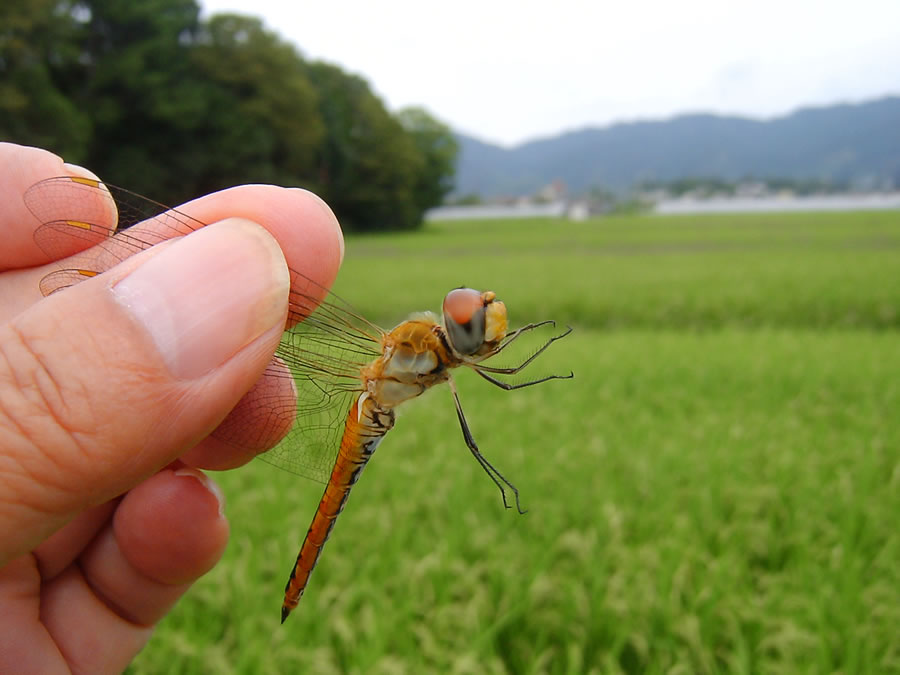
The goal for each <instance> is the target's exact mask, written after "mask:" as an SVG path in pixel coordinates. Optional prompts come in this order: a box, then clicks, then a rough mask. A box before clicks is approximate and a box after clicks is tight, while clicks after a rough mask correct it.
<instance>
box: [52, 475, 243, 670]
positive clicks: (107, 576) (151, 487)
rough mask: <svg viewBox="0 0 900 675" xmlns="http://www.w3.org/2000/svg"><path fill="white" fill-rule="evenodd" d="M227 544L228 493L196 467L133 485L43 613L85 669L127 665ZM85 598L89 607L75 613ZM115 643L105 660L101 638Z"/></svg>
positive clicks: (63, 648) (63, 578)
mask: <svg viewBox="0 0 900 675" xmlns="http://www.w3.org/2000/svg"><path fill="white" fill-rule="evenodd" d="M227 541H228V523H227V521H226V520H225V518H224V516H223V514H222V501H221V493H220V492H219V490H218V488H217V487H215V484H214V483H212V481H211V480H209V479H208V478H207V477H206V476H204V475H203V474H201V473H200V472H198V471H195V470H193V469H185V468H182V469H177V470H174V471H172V470H164V471H161V472H160V473H158V474H156V475H154V476H153V477H151V478H149V479H148V480H146V481H144V482H143V483H141V484H140V485H138V486H137V487H136V488H134V489H133V490H131V491H130V492H129V493H128V494H127V495H126V496H125V497H124V498H123V499H122V502H121V503H120V505H119V507H118V509H117V510H116V514H115V517H114V519H113V522H112V524H111V525H110V526H109V527H107V528H104V530H102V531H101V532H100V533H99V535H98V536H97V537H96V538H95V539H94V541H93V542H92V543H91V545H90V547H89V548H88V549H87V550H86V551H85V553H84V555H82V556H81V558H80V560H79V566H78V568H77V569H78V570H79V572H80V574H66V575H63V576H61V577H60V578H59V579H58V580H56V581H54V582H53V583H51V584H49V585H48V586H47V588H46V590H45V591H44V592H43V593H42V597H41V618H42V620H43V622H44V624H45V625H46V626H47V630H48V631H49V633H50V634H51V636H52V637H53V638H54V640H55V641H56V643H57V645H58V646H59V649H60V650H61V651H62V652H63V653H64V654H65V655H66V658H67V659H68V660H69V662H70V663H77V664H80V665H81V667H82V669H83V670H84V672H103V671H105V670H107V669H110V668H109V667H110V666H115V667H116V668H120V667H122V666H124V665H125V664H127V663H128V662H129V661H130V660H131V659H132V658H133V657H134V655H135V654H136V653H137V651H138V650H139V649H140V648H141V647H142V646H143V643H144V641H145V640H146V639H147V638H148V637H149V633H148V632H147V631H146V630H145V629H144V627H146V626H152V625H153V624H154V623H156V622H157V621H159V619H160V618H162V617H163V616H164V615H165V614H166V613H167V612H168V611H169V610H170V609H171V608H172V606H173V605H174V604H175V603H176V602H177V601H178V599H179V598H180V597H181V596H182V595H183V594H184V592H185V591H186V590H187V589H188V588H189V587H190V585H191V583H193V582H194V581H195V580H196V579H197V578H199V577H200V576H201V575H203V574H204V573H206V572H207V571H209V569H211V568H212V566H213V565H214V564H215V563H216V562H217V561H218V560H219V558H220V557H221V555H222V553H223V552H224V550H225V545H226V543H227ZM78 600H80V601H81V602H82V607H83V608H84V609H82V611H80V612H72V611H71V603H72V602H73V601H78ZM98 634H100V635H103V636H104V642H105V643H106V644H107V645H108V646H107V648H106V649H105V650H104V651H103V652H102V653H101V655H100V656H101V658H100V659H98V658H97V657H98V654H97V650H96V648H95V646H94V644H93V642H94V639H95V638H94V636H96V635H98Z"/></svg>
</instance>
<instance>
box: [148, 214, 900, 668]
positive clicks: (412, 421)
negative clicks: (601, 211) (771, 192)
mask: <svg viewBox="0 0 900 675" xmlns="http://www.w3.org/2000/svg"><path fill="white" fill-rule="evenodd" d="M462 283H465V284H467V285H472V286H475V287H488V288H493V289H494V290H496V291H497V292H498V294H499V295H500V296H501V297H502V298H503V299H504V300H505V301H506V302H507V305H508V307H509V309H510V312H511V314H512V315H513V322H514V323H521V322H525V321H528V320H532V319H540V318H548V317H553V318H558V319H560V320H561V321H563V322H568V323H571V324H573V325H574V326H575V328H576V331H575V332H574V333H573V334H572V335H571V336H569V337H568V338H566V340H565V341H563V342H561V343H559V344H556V345H554V346H553V348H551V350H549V351H548V352H547V353H546V354H544V355H543V356H542V357H541V362H542V365H541V368H543V370H544V371H547V372H550V371H557V372H567V371H568V370H570V369H572V370H574V371H575V373H576V378H575V379H574V380H571V381H558V382H550V383H547V384H544V385H541V386H538V387H534V388H531V389H526V390H521V391H516V392H511V393H505V392H503V391H500V390H498V389H496V388H494V387H490V386H488V385H487V384H486V383H484V382H483V381H482V380H480V379H479V378H477V377H474V376H471V377H466V373H463V374H462V375H461V376H460V389H461V397H462V401H463V405H464V407H465V409H466V412H467V416H468V418H469V422H470V425H471V426H472V429H473V432H474V433H475V435H476V438H477V439H478V442H479V445H480V447H481V448H482V450H483V451H484V452H485V454H486V455H487V456H488V457H489V458H490V459H491V460H492V461H493V462H494V463H495V465H497V466H498V468H500V470H501V471H503V472H504V474H505V475H507V477H509V478H510V479H511V480H512V481H513V482H514V483H516V484H517V486H518V487H519V489H520V490H521V492H522V496H523V502H524V505H525V507H526V508H528V509H529V513H528V514H526V515H524V516H518V515H517V514H515V513H514V512H510V511H506V512H504V510H503V508H502V505H501V502H500V496H499V493H498V492H497V490H496V488H495V487H494V486H493V484H492V483H491V482H490V480H489V479H488V478H487V477H486V476H485V475H484V474H483V473H482V472H481V470H480V469H479V468H478V466H477V465H476V463H475V462H474V461H472V459H471V457H470V456H469V455H468V452H467V450H466V448H465V445H464V444H463V442H462V438H461V435H460V433H459V429H458V425H457V422H456V419H455V414H454V411H453V407H452V404H451V402H450V395H449V392H448V391H446V389H443V390H438V391H434V392H429V393H428V394H427V395H426V396H424V397H422V398H421V399H419V400H417V401H414V402H412V403H410V404H409V406H408V408H409V409H408V410H404V411H402V412H401V415H400V419H399V420H398V423H397V429H396V430H395V431H393V432H392V433H391V434H390V435H389V436H388V438H387V440H386V441H385V442H384V444H382V446H381V447H380V449H379V451H378V453H377V456H376V458H375V459H373V461H372V462H371V464H370V466H369V467H368V468H367V469H366V475H365V476H364V478H363V479H362V480H361V481H360V483H359V485H358V486H357V487H356V488H355V489H354V494H353V497H352V498H351V500H350V502H349V505H348V507H347V509H346V510H345V512H344V514H343V515H342V516H341V520H340V523H339V524H338V525H337V527H336V529H335V532H334V535H333V536H332V538H331V540H330V543H329V545H328V549H327V550H326V552H325V553H324V554H323V557H322V561H321V564H320V565H319V567H318V568H317V570H316V572H315V574H314V575H313V577H312V581H311V583H310V586H309V588H308V590H307V592H306V594H305V596H304V598H303V600H302V601H301V604H300V606H299V607H298V608H297V610H296V611H295V612H294V614H293V615H292V616H291V617H290V619H289V620H288V622H287V623H286V624H285V625H284V626H279V624H278V619H279V617H278V613H279V607H280V600H281V598H280V595H281V591H282V588H283V585H284V581H285V579H286V576H287V573H288V571H289V569H290V565H291V563H292V562H293V560H294V558H295V556H296V553H297V549H298V547H299V544H300V542H301V540H302V538H303V535H304V534H305V532H306V528H307V526H308V524H309V520H310V518H311V517H312V513H313V511H314V510H315V506H316V504H317V502H318V499H319V497H320V495H321V486H319V485H317V484H315V483H312V482H309V481H305V480H302V479H297V478H295V477H293V476H291V475H290V474H287V473H284V472H279V471H277V470H275V469H273V468H271V467H269V466H268V465H266V464H263V463H259V464H257V463H255V462H254V463H252V464H251V465H250V466H248V467H246V468H244V469H242V470H240V471H234V472H230V473H227V474H220V475H218V476H217V480H219V482H220V483H221V484H222V485H223V487H224V489H225V491H226V494H227V495H228V499H229V503H228V508H227V511H228V513H229V517H230V519H231V522H232V533H233V534H232V540H231V543H230V545H229V549H228V552H227V553H226V556H225V559H224V560H223V561H222V563H221V564H220V565H219V566H218V567H217V568H216V569H215V570H214V571H213V572H212V573H211V574H210V575H208V576H207V577H206V578H205V579H204V580H202V581H201V582H199V583H198V584H197V585H196V586H195V587H194V588H193V589H192V591H191V592H190V593H189V595H188V596H187V597H186V598H185V599H184V600H183V601H182V603H181V604H180V605H179V606H178V607H177V608H176V610H175V611H174V612H173V613H172V615H171V616H170V617H169V618H168V619H167V620H166V621H165V622H163V624H162V625H161V626H160V628H159V630H158V632H157V635H156V637H155V638H154V640H153V641H152V642H151V643H150V645H149V646H148V647H147V648H146V649H145V650H144V652H143V653H142V654H141V655H140V656H139V657H138V659H137V661H136V662H135V664H134V665H133V667H132V671H133V672H135V673H145V672H146V673H153V672H166V673H178V672H184V673H194V672H214V673H230V672H234V673H269V672H271V673H277V672H315V673H332V672H333V673H342V672H353V673H407V672H409V673H419V672H455V673H543V672H549V673H585V672H625V673H643V672H650V673H655V672H668V673H695V672H707V673H716V672H737V673H756V672H766V673H769V672H838V671H840V672H847V673H850V672H877V673H884V672H900V640H898V638H897V630H896V626H898V625H900V535H898V534H897V527H896V523H895V521H896V519H897V513H900V451H898V448H900V423H898V421H897V417H898V415H897V411H898V410H900V378H898V373H900V340H898V333H897V329H898V327H900V326H898V323H900V316H898V312H900V214H897V213H871V214H868V213H867V214H791V215H752V216H721V217H719V216H716V217H709V216H704V217H701V218H688V217H666V218H642V217H631V218H609V219H604V220H600V221H595V222H589V223H584V224H572V223H566V222H561V221H559V222H557V221H550V222H529V221H525V222H519V223H513V222H486V223H465V224H434V225H430V226H429V227H428V229H427V230H426V231H425V232H424V233H421V234H419V235H400V236H396V235H395V236H382V237H364V238H354V239H351V240H350V241H349V242H348V247H347V260H346V262H345V266H344V270H343V271H342V274H341V278H340V279H339V282H338V285H337V290H338V292H339V293H341V294H342V295H343V296H345V297H347V298H349V299H351V300H352V301H353V302H354V304H356V306H357V307H359V308H360V309H361V310H362V311H363V312H365V313H367V314H369V315H371V316H373V317H375V318H377V319H378V320H379V321H381V322H382V323H383V324H387V325H390V324H392V323H394V322H396V321H397V320H399V319H401V318H403V316H404V314H405V313H406V312H407V311H409V310H410V309H423V308H432V309H437V308H438V307H439V302H440V295H441V293H442V292H443V291H444V290H445V289H446V288H448V287H452V286H455V285H459V284H462Z"/></svg>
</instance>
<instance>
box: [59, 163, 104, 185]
mask: <svg viewBox="0 0 900 675" xmlns="http://www.w3.org/2000/svg"><path fill="white" fill-rule="evenodd" d="M63 167H65V169H66V171H67V172H68V173H69V175H70V176H78V177H79V178H93V179H94V180H97V181H99V180H100V176H98V175H97V174H95V173H94V172H93V171H91V170H90V169H85V168H84V167H83V166H78V165H77V164H70V163H69V162H66V163H65V164H63Z"/></svg>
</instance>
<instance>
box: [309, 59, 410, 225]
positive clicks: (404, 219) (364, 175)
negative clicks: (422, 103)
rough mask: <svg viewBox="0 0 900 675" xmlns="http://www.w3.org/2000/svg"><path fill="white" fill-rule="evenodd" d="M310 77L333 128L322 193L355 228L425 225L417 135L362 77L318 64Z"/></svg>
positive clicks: (323, 161)
mask: <svg viewBox="0 0 900 675" xmlns="http://www.w3.org/2000/svg"><path fill="white" fill-rule="evenodd" d="M310 76H311V78H312V81H313V83H314V84H315V86H316V89H317V91H318V94H319V112H320V114H321V116H322V120H323V122H324V124H325V128H326V129H327V134H326V139H325V143H324V144H323V147H322V149H321V151H320V155H319V160H318V178H317V183H318V186H319V190H320V194H321V196H322V197H323V198H324V199H325V201H327V202H328V203H329V204H330V205H331V206H332V208H333V209H334V210H335V213H336V214H337V215H338V218H340V220H341V223H342V224H343V225H344V226H345V227H349V228H350V229H361V230H387V229H410V228H413V227H416V226H418V225H419V224H420V223H421V216H422V213H421V210H420V209H419V208H418V205H417V202H416V198H415V190H416V176H417V174H418V172H420V171H422V170H423V168H424V159H423V157H422V155H421V153H420V152H419V151H418V149H417V148H416V145H415V143H414V141H413V139H412V137H411V136H410V135H409V134H407V133H406V131H405V130H404V129H403V127H402V126H401V124H400V123H399V122H398V121H397V120H396V119H395V118H393V117H392V116H391V115H390V114H389V113H388V111H387V110H386V109H385V107H384V105H383V104H382V102H381V101H380V100H379V99H378V98H377V97H376V96H375V95H374V94H373V93H372V92H371V90H370V89H369V85H368V84H367V83H366V82H365V80H363V79H362V78H360V77H357V76H355V75H348V74H346V73H344V72H343V71H342V70H341V69H340V68H338V67H337V66H333V65H329V64H325V63H314V64H312V65H311V67H310Z"/></svg>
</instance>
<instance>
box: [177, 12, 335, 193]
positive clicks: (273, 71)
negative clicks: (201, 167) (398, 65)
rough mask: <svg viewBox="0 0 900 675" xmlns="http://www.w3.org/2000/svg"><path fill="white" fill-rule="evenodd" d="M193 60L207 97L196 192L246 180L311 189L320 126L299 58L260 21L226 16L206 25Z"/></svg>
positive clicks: (305, 68) (320, 139) (305, 70)
mask: <svg viewBox="0 0 900 675" xmlns="http://www.w3.org/2000/svg"><path fill="white" fill-rule="evenodd" d="M193 63H194V65H195V66H196V67H197V75H198V76H199V77H200V79H201V81H202V82H203V83H204V86H205V87H206V95H207V96H208V97H209V100H208V101H207V110H208V113H207V118H206V123H205V124H204V126H203V128H202V130H199V132H200V133H199V136H198V137H197V138H196V139H195V144H196V145H198V146H200V147H199V148H198V150H199V156H202V157H203V160H204V162H205V164H206V165H207V171H206V173H207V176H206V177H205V178H204V179H203V180H202V181H201V183H200V184H199V185H198V186H197V188H198V191H209V190H213V189H217V188H220V187H223V186H224V185H232V184H235V183H241V182H245V181H246V180H248V177H250V180H253V181H254V182H267V183H276V184H282V185H297V184H303V185H306V186H307V187H312V188H314V187H315V185H314V182H315V177H316V160H317V157H318V155H319V151H320V148H321V145H322V142H323V137H324V133H325V125H324V124H323V123H322V119H321V116H320V114H319V106H318V97H317V94H316V90H315V88H314V87H313V85H312V83H311V82H310V79H309V75H308V70H309V68H308V66H307V64H306V62H305V61H304V60H303V58H302V56H301V55H300V54H299V53H298V52H297V51H296V50H295V49H294V48H293V47H292V46H290V45H289V44H287V43H285V42H282V41H281V40H280V39H279V38H278V37H277V36H276V35H275V34H273V33H270V32H268V31H266V30H264V28H263V26H262V23H261V22H260V21H259V20H258V19H255V18H250V17H243V16H238V15H234V14H226V15H217V16H214V17H212V18H211V19H210V20H209V22H208V23H207V24H206V26H205V28H204V30H203V32H202V36H201V39H200V41H199V43H198V44H197V45H196V46H195V48H194V52H193Z"/></svg>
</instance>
